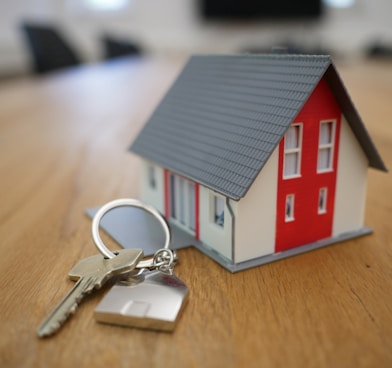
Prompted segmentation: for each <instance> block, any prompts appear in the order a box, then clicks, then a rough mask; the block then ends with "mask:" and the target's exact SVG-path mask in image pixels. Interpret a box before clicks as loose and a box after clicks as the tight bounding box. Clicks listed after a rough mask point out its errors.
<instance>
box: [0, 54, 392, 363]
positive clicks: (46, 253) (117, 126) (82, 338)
mask: <svg viewBox="0 0 392 368" xmlns="http://www.w3.org/2000/svg"><path fill="white" fill-rule="evenodd" d="M183 63H184V60H169V59H159V60H158V59H157V60H155V59H134V60H132V59H129V60H128V59H124V60H121V61H117V62H111V63H107V64H97V65H90V66H85V67H81V68H78V69H75V70H71V71H67V72H62V73H57V74H53V75H50V76H47V77H43V78H36V79H35V78H31V79H24V80H18V81H13V82H12V81H8V82H5V83H3V84H1V85H0V272H1V275H0V286H1V297H0V300H1V302H0V318H1V329H0V366H1V367H377V368H378V367H391V366H392V248H391V247H392V222H391V217H390V216H391V215H392V195H391V188H392V185H391V184H392V180H391V175H390V174H385V173H381V172H377V171H374V170H369V184H368V196H367V209H366V224H367V225H368V226H370V227H372V228H373V229H374V230H375V232H374V234H372V235H370V236H366V237H362V238H359V239H356V240H352V241H347V242H345V243H341V244H337V245H334V246H330V247H327V248H324V249H320V250H317V251H313V252H310V253H307V254H303V255H300V256H296V257H293V258H290V259H285V260H282V261H278V262H275V263H272V264H268V265H265V266H262V267H257V268H254V269H251V270H247V271H243V272H240V273H237V274H230V273H229V272H227V271H226V270H225V269H223V268H222V267H220V266H219V265H217V264H216V263H214V262H213V261H212V260H210V259H209V258H207V257H206V256H205V255H203V254H202V253H200V252H198V251H197V250H195V249H191V248H189V249H184V250H181V251H180V252H179V255H180V263H179V265H178V266H177V267H176V270H175V271H176V274H177V275H178V276H179V277H180V278H181V279H182V280H183V281H184V282H185V283H186V284H187V285H188V286H189V288H190V298H189V302H188V305H187V307H186V309H185V311H184V314H183V315H182V317H181V319H180V321H179V323H178V325H177V327H176V330H175V331H174V332H173V333H162V332H154V331H146V330H139V329H132V328H121V327H115V326H110V325H105V324H99V323H97V322H96V321H95V320H94V318H93V311H94V308H95V306H96V305H97V303H98V302H99V301H100V300H101V299H102V296H103V295H104V294H105V292H106V291H107V290H108V289H107V288H104V289H103V290H100V291H98V292H96V293H95V294H93V295H91V296H89V297H88V298H87V299H86V300H85V301H84V302H83V303H82V305H81V306H80V308H79V309H78V310H77V313H76V314H75V315H74V316H73V317H72V318H71V319H70V320H69V322H68V323H67V324H66V325H65V326H64V327H63V328H62V330H61V331H60V332H59V333H58V334H57V335H55V336H53V337H50V338H46V339H39V338H38V337H37V336H36V329H37V327H38V325H39V324H40V322H41V321H42V319H43V318H44V317H45V316H46V314H47V313H48V312H50V310H51V309H52V308H53V307H54V306H55V305H56V303H57V302H59V301H60V300H61V298H62V297H63V296H64V295H65V294H66V293H67V292H68V291H69V290H70V289H71V287H72V286H73V283H72V281H70V280H68V278H67V273H68V271H69V270H70V269H71V267H72V266H73V265H74V264H75V263H76V262H77V261H78V260H79V259H81V258H82V257H86V256H89V255H93V254H95V253H96V250H95V247H94V245H93V242H92V239H91V236H90V226H91V222H90V220H89V219H88V218H87V217H86V216H85V215H84V211H85V209H86V208H88V207H91V206H95V205H100V204H103V203H105V202H107V201H109V200H112V199H115V198H120V197H137V196H138V185H139V182H138V180H139V176H138V167H139V161H138V158H137V157H135V156H134V155H132V154H131V153H128V152H127V147H128V145H129V144H130V143H131V142H132V140H133V139H134V137H135V135H136V134H137V132H138V131H139V130H140V128H141V127H142V125H143V123H144V122H145V121H146V119H147V118H148V116H149V115H150V114H151V113H152V111H153V109H154V107H155V106H156V105H157V103H158V102H159V101H160V99H161V98H162V96H163V95H164V93H165V92H166V90H167V89H168V88H169V86H170V85H171V83H172V81H173V80H174V78H175V76H176V75H177V73H178V72H179V70H180V69H181V66H182V65H183ZM338 69H339V70H340V73H341V75H342V77H343V80H344V81H345V84H346V85H347V87H348V89H349V92H350V94H351V97H352V99H353V100H354V103H355V104H356V106H357V108H358V110H359V111H360V114H361V116H362V118H363V120H364V121H365V123H366V125H367V127H368V130H369V132H370V134H371V135H372V137H373V139H374V141H375V143H376V145H377V147H378V149H379V151H380V153H381V155H382V157H383V159H384V160H385V162H386V164H387V166H388V167H389V168H392V123H391V119H392V64H388V63H381V62H363V61H347V62H345V63H340V64H339V63H338ZM135 246H136V245H135ZM111 247H112V248H114V247H116V245H115V244H111Z"/></svg>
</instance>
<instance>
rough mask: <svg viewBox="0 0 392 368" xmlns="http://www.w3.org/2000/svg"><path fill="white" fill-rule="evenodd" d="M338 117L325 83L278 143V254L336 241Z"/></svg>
mask: <svg viewBox="0 0 392 368" xmlns="http://www.w3.org/2000/svg"><path fill="white" fill-rule="evenodd" d="M340 115H341V112H340V108H339V106H338V104H337V103H336V100H335V98H334V96H333V95H332V93H331V92H330V90H329V87H328V85H327V84H326V83H325V81H324V80H321V82H320V83H319V85H318V86H317V88H316V89H315V91H314V92H313V94H312V95H311V97H310V98H309V100H308V101H307V103H306V104H305V106H304V107H303V109H302V110H301V112H300V113H299V114H298V116H297V118H296V120H295V122H294V123H293V124H292V125H291V126H290V127H289V129H288V131H287V132H286V134H285V136H284V138H283V139H282V141H281V143H280V146H279V178H278V198H277V220H276V244H275V251H276V252H280V251H283V250H286V249H289V248H293V247H296V246H301V245H305V244H308V243H312V242H315V241H317V240H320V239H323V238H327V237H330V236H331V235H332V225H333V213H334V204H335V188H336V172H337V165H338V146H339V136H340Z"/></svg>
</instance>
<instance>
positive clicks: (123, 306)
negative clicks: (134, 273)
mask: <svg viewBox="0 0 392 368" xmlns="http://www.w3.org/2000/svg"><path fill="white" fill-rule="evenodd" d="M187 297H188V288H187V286H186V285H185V284H184V283H183V282H182V281H181V280H180V279H179V278H178V277H177V276H175V275H170V274H166V273H163V272H161V271H149V272H147V273H145V274H144V275H143V276H139V277H138V278H134V279H130V280H127V281H122V282H119V283H117V284H116V285H114V286H113V287H112V289H111V290H110V291H109V292H108V293H107V294H106V296H105V297H104V298H103V299H102V301H101V302H100V303H99V304H98V306H97V308H96V309H95V312H94V315H95V319H96V320H97V321H99V322H104V323H110V324H115V325H120V326H129V327H139V328H147V329H153V330H163V331H172V330H173V329H174V327H175V324H176V321H177V319H178V317H179V315H180V314H181V311H182V309H183V307H184V305H185V303H186V301H187Z"/></svg>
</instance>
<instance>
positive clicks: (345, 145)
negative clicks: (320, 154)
mask: <svg viewBox="0 0 392 368" xmlns="http://www.w3.org/2000/svg"><path fill="white" fill-rule="evenodd" d="M338 162H339V164H338V172H337V180H336V181H337V182H336V194H335V214H334V220H333V230H332V233H333V236H337V235H339V234H342V233H345V232H348V231H353V230H358V229H360V228H362V227H363V224H364V214H365V200H366V180H367V170H368V160H367V158H366V156H365V154H364V152H363V150H362V148H361V147H360V145H359V143H358V141H357V139H356V138H355V136H354V134H353V132H352V130H351V128H350V126H349V125H348V123H347V121H346V119H345V118H344V117H342V124H341V132H340V145H339V159H338Z"/></svg>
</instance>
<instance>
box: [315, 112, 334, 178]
mask: <svg viewBox="0 0 392 368" xmlns="http://www.w3.org/2000/svg"><path fill="white" fill-rule="evenodd" d="M323 124H332V129H331V141H330V142H327V143H322V142H321V132H322V125H323ZM335 133H336V120H334V119H328V120H321V121H320V126H319V146H318V152H317V172H318V173H324V172H331V171H333V160H334V151H335ZM324 151H327V152H329V162H328V165H327V166H326V167H324V165H323V167H320V166H321V165H320V158H321V152H324Z"/></svg>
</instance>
